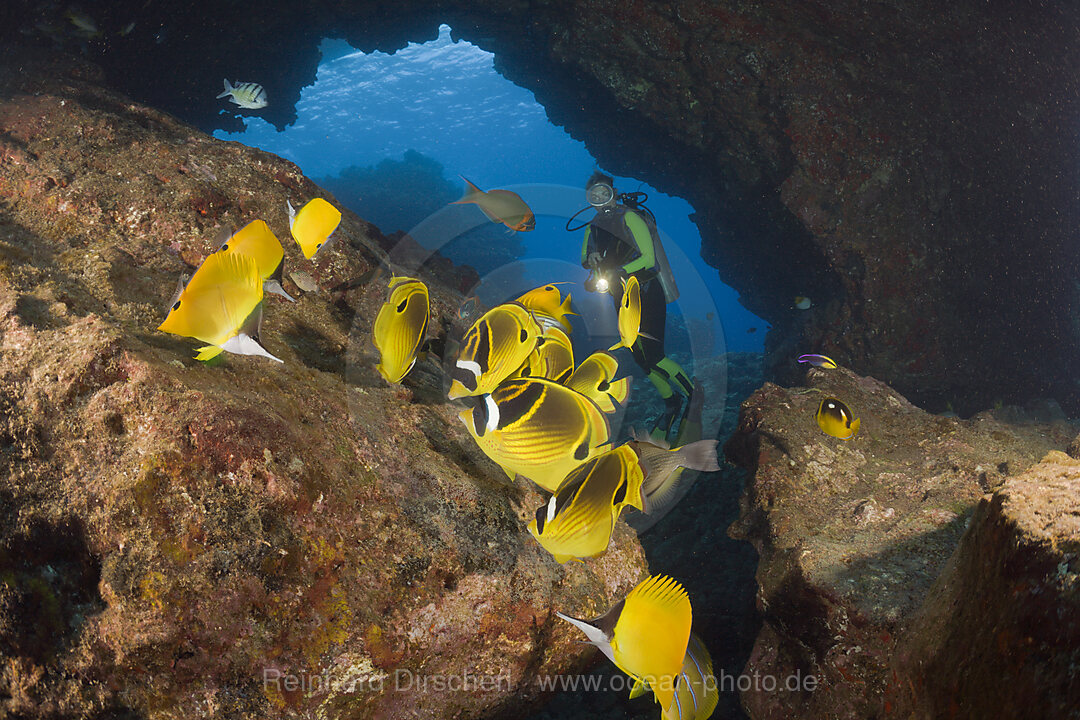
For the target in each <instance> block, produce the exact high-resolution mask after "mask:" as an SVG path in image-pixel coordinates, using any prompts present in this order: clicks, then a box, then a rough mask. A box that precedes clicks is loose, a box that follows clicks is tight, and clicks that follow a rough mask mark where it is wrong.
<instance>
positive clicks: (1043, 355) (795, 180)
mask: <svg viewBox="0 0 1080 720" xmlns="http://www.w3.org/2000/svg"><path fill="white" fill-rule="evenodd" d="M82 8H83V10H84V11H86V12H87V13H88V14H89V15H90V16H92V17H93V18H94V20H95V21H96V22H97V25H98V26H99V28H100V32H99V34H98V35H97V36H95V37H92V38H89V39H87V38H79V37H72V35H73V33H72V32H71V31H72V27H71V25H70V23H69V22H68V21H67V20H66V19H65V18H64V16H63V8H62V7H61V6H60V5H56V4H52V3H44V4H42V3H32V2H29V1H28V0H16V1H15V2H13V3H8V4H7V5H6V6H5V8H4V10H3V12H4V13H5V22H4V23H3V29H0V32H5V31H6V32H8V33H10V34H14V33H16V32H22V33H23V34H25V35H27V36H28V37H29V38H30V39H32V40H34V41H36V42H38V43H40V44H42V45H47V46H56V45H61V46H64V47H68V48H81V49H82V50H83V51H84V52H86V53H87V55H88V56H90V57H92V58H94V59H95V61H97V62H99V63H101V65H102V66H103V67H104V68H105V70H106V73H107V77H108V81H109V82H110V83H111V84H113V85H114V86H115V87H117V88H120V89H122V90H124V91H125V92H126V93H128V94H129V95H131V96H132V97H134V98H136V99H139V100H142V101H144V102H146V103H148V104H150V105H152V106H154V107H159V108H163V109H166V110H168V111H171V112H173V113H175V114H177V115H178V116H180V117H182V118H184V119H186V120H188V121H189V122H192V123H194V124H196V125H198V126H200V127H202V128H203V129H210V128H213V127H219V126H228V127H231V128H236V127H239V120H238V118H237V117H236V116H235V115H233V114H231V113H227V112H226V113H223V112H222V111H221V104H220V102H219V101H216V100H215V99H214V95H216V94H217V92H218V91H219V89H220V87H221V78H222V77H226V76H227V77H230V78H255V79H258V80H260V81H261V82H262V83H263V84H264V85H265V86H266V88H267V90H268V92H269V93H270V95H271V97H272V98H274V102H273V104H272V106H271V107H269V108H267V109H266V110H265V111H263V112H262V113H261V115H262V116H263V117H265V118H266V119H267V120H269V121H270V122H272V123H274V124H276V125H278V126H279V127H283V126H284V125H286V124H287V123H290V122H292V121H293V120H295V117H296V115H295V110H294V105H295V102H296V101H297V99H298V98H299V92H300V89H301V87H302V86H304V85H307V84H310V83H312V82H313V81H314V78H315V70H316V66H317V63H318V61H319V53H318V50H317V46H318V43H319V41H320V40H321V39H322V38H323V37H342V38H344V39H346V40H347V41H349V42H350V43H351V44H352V45H353V46H355V47H356V48H359V49H361V50H364V51H371V50H376V49H378V50H382V51H386V52H393V51H394V50H395V49H397V48H400V47H403V46H404V45H405V44H406V43H407V42H422V41H425V40H428V39H432V38H434V37H435V36H436V34H437V26H438V24H439V23H440V22H445V23H449V24H450V25H451V27H452V28H453V29H454V33H455V36H456V37H461V38H464V39H467V40H469V41H471V42H474V43H476V44H477V45H479V46H480V47H483V48H485V49H487V50H491V51H492V52H494V53H495V57H496V67H497V69H498V70H499V71H500V72H502V73H503V74H504V75H505V76H506V77H507V78H509V79H511V80H513V81H514V82H516V83H518V84H520V85H522V86H524V87H526V88H528V89H529V90H531V91H533V92H534V93H535V94H536V96H537V98H538V99H539V100H540V101H541V102H542V103H543V105H544V107H545V108H546V109H547V111H548V114H549V117H550V118H551V119H552V120H553V121H554V122H556V123H558V124H561V125H564V126H566V128H567V129H568V130H569V131H570V132H571V133H572V134H573V135H574V136H575V137H577V138H580V139H582V140H584V141H585V142H586V144H587V146H588V148H589V150H590V152H592V153H593V155H594V156H595V157H597V158H598V160H599V161H600V163H601V164H602V165H603V166H604V167H605V168H607V169H608V170H612V171H615V172H617V173H619V174H623V175H630V176H634V177H639V178H641V179H643V180H646V181H648V182H649V183H651V184H652V185H653V186H655V187H658V188H660V189H662V190H664V191H666V192H669V193H671V194H676V195H681V196H683V197H685V198H687V199H688V200H689V201H690V202H691V204H692V205H693V206H694V207H695V208H696V210H697V213H696V216H695V220H696V222H697V224H698V226H699V228H700V230H701V234H702V237H703V249H702V254H703V255H704V257H705V258H706V259H707V260H708V261H709V262H710V263H712V264H714V265H715V266H716V267H717V269H718V270H719V272H720V275H721V278H722V279H723V280H724V281H725V282H727V283H728V284H730V285H731V286H733V287H734V288H736V289H737V290H738V291H739V292H740V294H741V297H742V301H743V303H744V304H745V305H746V306H747V307H749V308H750V309H751V310H752V311H753V312H755V313H757V314H758V315H760V316H761V317H763V318H764V319H766V320H767V321H768V322H769V323H770V324H771V325H772V327H773V329H772V330H771V331H770V337H769V342H768V351H769V352H768V358H767V367H768V368H769V369H770V372H771V374H772V375H773V377H774V379H781V380H783V381H785V382H791V381H793V377H792V376H791V374H790V368H789V367H788V366H787V364H786V361H787V358H788V357H789V356H790V354H791V353H792V351H797V352H805V351H819V352H827V353H828V354H830V355H832V356H834V357H836V358H837V359H838V360H840V361H841V362H843V363H844V364H845V365H847V366H849V367H852V368H854V369H855V370H856V371H858V372H861V373H864V374H868V375H873V376H874V377H878V378H881V379H882V380H884V381H885V382H888V383H889V384H890V385H892V386H894V387H896V388H897V389H898V390H900V391H901V392H902V393H904V395H905V396H906V397H909V398H911V399H912V400H913V401H914V402H917V403H918V404H920V405H921V406H924V407H930V408H931V409H935V410H938V409H943V408H944V407H945V406H946V403H950V404H951V405H952V406H953V407H955V408H956V410H957V411H958V412H960V413H961V414H963V415H968V414H971V413H972V412H975V411H977V410H980V409H983V408H986V407H989V406H991V405H992V404H993V403H994V401H995V400H1002V401H1005V402H1023V401H1024V400H1025V399H1026V398H1028V397H1055V398H1057V399H1058V400H1059V401H1060V402H1061V403H1062V404H1063V406H1065V407H1066V409H1067V410H1069V411H1070V412H1074V413H1075V412H1076V411H1077V410H1078V409H1080V389H1078V387H1077V385H1076V378H1075V375H1074V373H1073V372H1072V367H1073V362H1072V358H1075V357H1076V354H1077V352H1078V350H1080V326H1078V325H1077V323H1076V321H1075V318H1076V317H1077V316H1078V315H1080V313H1078V310H1080V288H1078V287H1077V284H1076V277H1077V276H1078V271H1080V250H1078V248H1077V245H1076V243H1075V242H1074V241H1073V229H1074V228H1075V227H1076V226H1077V225H1078V224H1080V206H1078V204H1077V203H1076V201H1075V200H1076V195H1077V182H1078V181H1077V178H1076V173H1075V168H1076V166H1077V163H1078V153H1080V150H1078V148H1077V146H1076V143H1075V142H1074V137H1073V134H1072V133H1071V131H1070V130H1069V128H1071V127H1073V125H1074V119H1075V117H1076V116H1077V115H1078V114H1080V112H1078V105H1080V88H1078V85H1077V83H1078V80H1077V75H1076V73H1075V72H1074V71H1073V69H1074V68H1075V67H1077V65H1078V64H1080V55H1078V54H1080V44H1078V43H1076V42H1075V34H1076V29H1077V27H1080V10H1078V9H1077V7H1076V6H1075V5H1073V4H1069V3H1054V2H1042V1H1041V2H1034V3H1025V4H1024V5H1023V6H1019V5H1016V4H1015V3H990V4H987V3H981V2H975V1H974V0H964V1H962V2H956V3H950V4H949V6H948V7H947V8H943V7H942V6H941V4H940V3H936V2H929V1H928V0H916V1H914V2H911V1H904V2H895V1H892V0H890V1H888V2H879V3H874V4H873V5H871V6H867V5H866V4H865V3H860V2H851V1H844V2H827V3H826V2H805V1H804V0H785V1H783V2H773V3H767V4H761V3H751V2H743V1H742V0H724V1H723V2H711V1H708V0H694V1H688V2H683V1H680V2H666V1H663V2H662V1H659V0H626V1H624V2H611V1H610V0H574V1H573V2H568V3H505V2H491V1H488V0H473V1H472V2H468V3H462V2H457V1H454V0H440V1H438V2H417V1H408V0H402V1H400V2H394V3H389V2H364V3H329V4H321V5H318V6H317V7H314V8H309V7H307V6H300V5H297V4H295V3H284V2H276V1H272V0H265V1H263V2H255V3H244V4H222V5H219V6H217V7H215V9H214V12H213V17H212V18H211V19H210V20H211V21H208V20H207V18H204V17H201V16H196V14H193V13H190V12H188V5H187V3H184V2H181V1H180V0H163V1H162V2H155V3H152V4H150V5H147V4H146V3H144V2H142V1H141V0H116V1H112V2H107V3H106V2H104V1H101V2H90V1H89V0H88V1H87V2H84V3H83V4H82ZM523 173H524V176H523V181H524V180H525V179H527V174H528V173H527V169H523ZM795 295H806V296H810V297H811V299H812V300H813V301H814V306H813V307H812V308H811V309H810V310H809V311H808V312H806V313H800V312H798V311H797V310H796V309H794V308H793V307H792V298H793V297H794V296H795Z"/></svg>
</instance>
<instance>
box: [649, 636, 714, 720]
mask: <svg viewBox="0 0 1080 720" xmlns="http://www.w3.org/2000/svg"><path fill="white" fill-rule="evenodd" d="M646 692H648V686H647V685H646V684H645V683H644V682H642V681H641V680H638V681H637V682H636V683H634V687H633V688H632V689H631V690H630V699H631V700H633V699H634V698H636V697H638V696H639V695H644V694H645V693H646ZM719 701H720V687H719V685H718V684H717V682H716V676H715V675H714V674H713V667H712V658H711V657H710V656H709V650H708V649H707V648H706V647H705V643H703V642H701V638H699V637H698V636H697V635H695V634H694V633H693V632H691V633H690V641H689V642H688V643H687V644H686V656H685V657H684V658H683V666H682V672H680V673H679V675H678V677H677V678H676V679H675V696H674V698H673V699H672V701H671V704H670V705H668V706H667V707H666V708H665V709H664V711H663V712H662V713H661V715H660V720H709V718H710V717H712V714H713V711H715V710H716V704H717V703H718V702H719Z"/></svg>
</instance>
